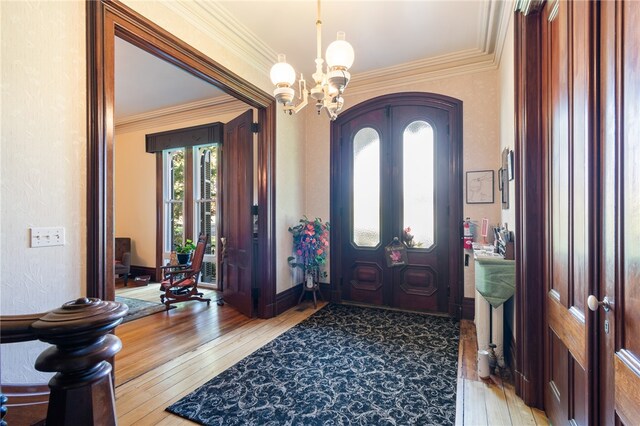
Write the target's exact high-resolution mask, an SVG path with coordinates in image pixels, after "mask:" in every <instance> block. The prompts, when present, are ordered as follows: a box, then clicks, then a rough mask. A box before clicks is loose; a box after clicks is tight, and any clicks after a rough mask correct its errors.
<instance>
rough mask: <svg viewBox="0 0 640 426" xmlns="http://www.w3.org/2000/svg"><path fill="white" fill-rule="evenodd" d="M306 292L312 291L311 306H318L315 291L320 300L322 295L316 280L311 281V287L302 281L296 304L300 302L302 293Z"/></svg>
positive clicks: (322, 298) (302, 296)
mask: <svg viewBox="0 0 640 426" xmlns="http://www.w3.org/2000/svg"><path fill="white" fill-rule="evenodd" d="M308 292H311V293H313V308H314V309H316V308H317V307H318V303H317V299H316V293H317V294H318V297H319V298H320V300H324V297H322V293H321V292H320V285H319V284H318V283H316V282H314V283H313V287H307V285H306V283H302V292H301V293H300V298H299V299H298V305H299V304H300V302H302V299H303V298H304V295H305V294H307V293H308Z"/></svg>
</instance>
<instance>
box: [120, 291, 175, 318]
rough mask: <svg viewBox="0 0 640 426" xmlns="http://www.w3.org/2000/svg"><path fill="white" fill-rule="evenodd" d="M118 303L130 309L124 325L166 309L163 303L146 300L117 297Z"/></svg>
mask: <svg viewBox="0 0 640 426" xmlns="http://www.w3.org/2000/svg"><path fill="white" fill-rule="evenodd" d="M159 297H160V296H158V298H159ZM116 302H120V303H124V304H125V305H127V306H128V307H129V312H127V315H126V316H125V317H124V319H123V320H122V323H123V324H124V323H125V322H129V321H133V320H135V319H138V318H142V317H146V316H147V315H151V314H155V313H156V312H161V311H164V310H165V309H166V308H165V306H164V304H162V303H159V302H158V303H156V302H147V301H146V300H141V299H132V298H130V297H122V296H116ZM173 308H175V306H171V307H170V309H173Z"/></svg>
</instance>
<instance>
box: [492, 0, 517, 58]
mask: <svg viewBox="0 0 640 426" xmlns="http://www.w3.org/2000/svg"><path fill="white" fill-rule="evenodd" d="M515 6H516V2H515V0H509V1H507V2H506V4H505V5H504V6H503V8H502V12H501V13H500V21H499V22H498V33H497V35H496V47H495V62H496V65H498V66H500V61H501V59H502V52H503V51H504V45H505V43H506V40H507V36H508V35H509V34H508V29H509V23H510V22H511V19H512V17H513V15H515Z"/></svg>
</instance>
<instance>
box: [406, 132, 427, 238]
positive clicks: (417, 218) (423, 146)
mask: <svg viewBox="0 0 640 426" xmlns="http://www.w3.org/2000/svg"><path fill="white" fill-rule="evenodd" d="M402 149H403V151H402V153H403V164H402V169H403V189H404V210H403V211H404V225H403V227H402V228H403V232H402V240H403V241H404V243H405V244H406V245H407V246H408V247H414V248H429V247H431V246H432V245H433V243H434V240H435V232H434V231H435V229H434V226H435V225H434V223H435V220H434V219H435V214H434V212H435V206H434V193H435V191H434V183H435V179H434V177H435V170H434V149H433V127H431V125H430V124H429V123H427V122H426V121H414V122H413V123H411V124H409V125H408V126H407V127H406V128H405V130H404V133H403V135H402Z"/></svg>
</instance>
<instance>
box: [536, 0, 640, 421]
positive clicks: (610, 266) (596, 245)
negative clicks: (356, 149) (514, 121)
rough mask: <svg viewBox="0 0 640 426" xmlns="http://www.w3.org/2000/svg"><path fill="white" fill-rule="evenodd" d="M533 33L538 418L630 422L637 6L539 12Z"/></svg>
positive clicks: (639, 176)
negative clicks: (539, 286) (541, 195)
mask: <svg viewBox="0 0 640 426" xmlns="http://www.w3.org/2000/svg"><path fill="white" fill-rule="evenodd" d="M540 23H541V25H542V28H541V30H542V32H541V34H542V37H541V38H542V58H543V60H542V72H543V80H542V87H543V94H542V95H543V96H542V111H543V114H542V128H543V145H544V146H545V147H546V153H547V160H546V164H547V170H546V177H547V179H546V180H547V185H546V191H545V193H546V197H545V198H546V205H547V214H548V220H547V228H546V229H545V235H546V242H547V243H546V249H547V255H546V268H545V269H546V279H545V289H546V296H545V313H546V315H545V389H544V394H545V395H544V401H545V410H546V412H547V414H548V416H549V418H550V420H551V422H552V423H553V424H567V423H570V422H575V424H615V423H616V421H617V420H621V421H622V423H623V424H637V422H638V419H640V327H639V326H638V324H640V314H639V312H640V249H638V247H639V245H638V241H639V240H640V227H639V226H638V223H639V222H638V221H639V220H640V195H639V194H640V193H639V192H638V183H639V182H640V120H639V117H640V107H639V105H640V56H639V55H638V50H639V48H640V34H639V33H638V25H640V8H638V6H637V4H633V2H622V1H617V2H601V3H596V2H581V1H574V2H564V1H560V2H547V3H546V5H545V6H544V8H543V10H542V14H541V19H540ZM525 190H526V189H525ZM589 296H592V297H589ZM605 297H606V298H607V302H608V303H607V302H604V298H605ZM589 299H591V300H590V302H591V306H588V305H589V303H588V301H589ZM598 301H601V302H604V303H602V304H601V305H600V307H598V304H597V302H598ZM589 308H592V309H591V310H590V309H589Z"/></svg>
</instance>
